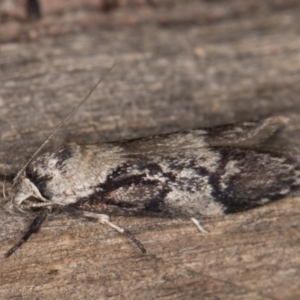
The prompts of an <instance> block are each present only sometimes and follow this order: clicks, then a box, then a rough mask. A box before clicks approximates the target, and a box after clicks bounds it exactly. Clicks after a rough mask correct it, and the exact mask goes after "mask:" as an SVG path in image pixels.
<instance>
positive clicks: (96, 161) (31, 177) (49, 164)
mask: <svg viewBox="0 0 300 300" xmlns="http://www.w3.org/2000/svg"><path fill="white" fill-rule="evenodd" d="M119 151H120V149H119V147H117V146H114V145H109V146H108V144H102V145H97V146H95V145H89V146H81V145H77V144H76V143H67V144H66V145H64V146H62V147H61V148H59V149H57V150H56V151H53V152H47V153H45V154H43V155H40V156H38V157H37V158H35V159H34V160H33V161H32V162H31V163H30V164H29V165H28V166H27V168H26V170H25V172H24V174H22V175H21V176H20V177H19V178H18V180H17V182H15V183H14V185H13V197H12V201H13V204H14V205H15V206H16V207H17V208H19V209H21V210H24V209H31V208H33V207H34V208H37V207H44V206H64V205H68V204H72V203H76V202H77V200H78V199H80V198H83V197H87V196H89V195H90V194H92V193H94V192H95V189H96V186H97V185H99V184H101V182H104V181H105V180H106V177H107V176H108V174H109V172H110V170H111V169H113V167H114V166H118V165H120V164H121V163H122V162H121V159H120V157H119V155H118V152H119Z"/></svg>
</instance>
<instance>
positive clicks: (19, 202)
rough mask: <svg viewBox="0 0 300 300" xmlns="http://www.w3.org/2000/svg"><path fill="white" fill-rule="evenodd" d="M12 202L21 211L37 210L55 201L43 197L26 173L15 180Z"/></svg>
mask: <svg viewBox="0 0 300 300" xmlns="http://www.w3.org/2000/svg"><path fill="white" fill-rule="evenodd" d="M11 199H12V204H13V205H14V206H15V207H16V208H17V209H18V210H21V211H24V210H27V211H28V210H29V211H37V210H39V209H41V208H43V207H46V206H51V205H53V203H51V201H49V200H48V199H46V198H45V197H43V196H42V195H41V193H40V191H39V189H38V188H37V187H36V185H35V184H34V183H33V182H32V181H30V179H28V178H27V177H26V176H25V175H21V176H19V177H17V178H15V180H14V181H13V186H12V197H11Z"/></svg>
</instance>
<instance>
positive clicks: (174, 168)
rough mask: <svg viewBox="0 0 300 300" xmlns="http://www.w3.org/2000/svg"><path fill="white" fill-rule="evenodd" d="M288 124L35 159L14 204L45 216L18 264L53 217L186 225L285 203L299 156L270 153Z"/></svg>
mask: <svg viewBox="0 0 300 300" xmlns="http://www.w3.org/2000/svg"><path fill="white" fill-rule="evenodd" d="M286 123H287V118H285V117H280V116H279V117H271V118H268V119H265V120H262V121H259V122H244V123H238V124H231V125H224V126H217V127H211V128H203V129H197V130H191V131H186V132H178V133H172V134H164V135H158V136H152V137H148V138H143V139H136V140H128V141H123V142H115V143H103V144H96V145H78V144H75V143H68V144H66V145H64V146H63V147H61V148H59V149H57V150H55V151H53V152H48V153H45V154H42V155H40V156H38V157H36V158H35V159H33V160H32V161H31V162H30V163H29V164H28V165H27V167H26V168H25V170H24V171H22V172H21V174H19V175H18V176H17V177H16V178H15V180H14V182H13V188H12V196H11V201H12V203H13V205H14V206H15V207H16V208H17V209H19V210H21V211H29V212H32V213H34V214H37V215H36V217H35V219H34V221H33V223H32V224H31V225H30V226H29V229H28V231H27V233H26V234H25V235H24V236H23V238H22V239H21V240H20V241H19V243H17V244H16V245H15V246H14V247H13V248H11V249H10V250H9V251H8V252H7V253H6V256H10V255H11V254H12V253H13V252H14V251H15V250H16V249H18V248H19V247H20V246H21V245H22V243H24V242H25V241H26V240H27V239H28V238H29V236H30V235H31V234H32V233H35V232H37V231H38V229H39V228H40V226H41V224H42V223H43V221H44V220H45V219H46V217H47V215H48V214H49V213H50V212H53V211H61V212H67V213H68V214H70V212H71V213H74V214H75V215H76V216H78V215H82V216H83V217H88V218H94V219H97V220H98V221H99V222H100V223H103V224H108V225H110V226H111V227H113V228H114V229H116V230H118V231H119V232H121V233H123V234H125V235H127V236H128V237H129V238H130V239H131V240H132V241H133V242H135V243H136V244H137V245H138V247H139V248H140V249H141V250H142V251H143V252H145V248H144V246H143V245H142V244H141V243H140V242H139V241H138V240H137V239H136V238H135V237H134V236H133V235H132V234H131V233H130V232H128V231H126V230H124V229H123V228H120V227H118V226H117V225H115V224H114V223H111V222H110V221H109V216H114V215H122V216H151V217H170V218H176V217H185V218H192V219H193V220H196V219H199V218H201V217H202V216H216V215H224V214H229V213H237V212H241V211H244V210H247V209H251V208H254V207H258V206H261V205H265V204H266V203H269V202H272V201H276V200H278V199H281V198H284V197H285V196H287V195H288V194H290V193H291V192H293V191H294V190H295V189H297V188H299V185H300V168H299V160H298V158H297V155H295V154H290V152H288V151H286V152H284V151H275V150H270V149H268V150H266V149H264V148H263V147H262V143H264V142H265V141H266V140H267V139H268V138H269V137H270V136H272V135H273V134H274V133H276V132H277V131H279V130H280V129H282V128H283V127H284V126H285V124H286Z"/></svg>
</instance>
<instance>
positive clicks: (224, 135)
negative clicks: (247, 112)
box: [206, 116, 289, 147]
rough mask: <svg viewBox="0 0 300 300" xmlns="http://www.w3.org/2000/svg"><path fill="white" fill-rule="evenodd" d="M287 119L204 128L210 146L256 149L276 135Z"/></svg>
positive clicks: (274, 118)
mask: <svg viewBox="0 0 300 300" xmlns="http://www.w3.org/2000/svg"><path fill="white" fill-rule="evenodd" d="M288 122H289V119H288V118H286V117H283V116H275V117H270V118H267V119H263V120H261V121H258V122H241V123H235V124H229V125H221V126H215V127H209V128H206V130H207V143H208V144H209V145H210V146H229V147H257V146H259V145H260V144H262V143H263V142H265V141H267V140H268V139H269V138H270V137H272V136H273V135H274V134H276V133H278V132H279V131H281V130H282V129H284V127H285V126H286V125H287V124H288Z"/></svg>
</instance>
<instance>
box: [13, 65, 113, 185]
mask: <svg viewBox="0 0 300 300" xmlns="http://www.w3.org/2000/svg"><path fill="white" fill-rule="evenodd" d="M115 63H116V60H115V61H114V62H113V64H112V65H111V67H110V68H109V69H108V70H107V71H106V73H105V74H104V75H103V76H102V77H101V78H100V79H99V80H98V81H97V83H96V84H95V85H94V86H93V87H92V88H91V90H90V91H89V92H88V93H87V94H86V96H85V97H84V98H83V99H82V100H81V101H80V102H79V104H78V105H77V106H76V107H75V108H74V109H73V110H72V111H71V112H70V113H69V114H68V115H67V116H66V118H65V119H64V120H63V121H62V122H61V123H60V124H59V125H58V126H57V127H56V128H55V129H54V130H53V131H52V132H51V133H50V134H49V136H48V137H47V139H46V140H45V141H44V143H43V144H42V145H41V146H40V147H39V148H38V149H37V150H36V151H35V152H34V154H33V155H32V156H31V158H30V159H29V160H28V161H27V162H26V164H25V165H24V166H23V167H22V169H21V170H20V171H19V172H18V174H17V175H16V177H15V178H14V181H13V184H15V183H16V182H17V180H18V178H19V177H20V176H21V174H22V173H23V172H24V170H25V169H26V168H27V166H28V165H29V164H30V163H31V162H32V161H33V159H34V158H35V157H36V156H37V154H38V153H39V152H40V151H41V150H42V149H43V148H44V146H45V145H46V144H47V143H48V142H49V140H50V139H51V138H52V137H53V136H54V135H55V133H56V132H57V131H58V130H59V129H60V128H61V127H62V126H63V125H64V124H65V123H66V122H67V121H68V120H69V119H70V118H71V117H72V116H73V115H74V114H75V112H76V111H77V110H78V109H79V108H80V107H81V106H82V105H83V104H84V103H85V102H86V101H87V100H88V99H89V97H90V96H91V94H92V93H93V92H94V91H95V89H96V88H97V87H98V85H99V84H100V83H101V82H102V81H103V80H104V79H105V77H106V76H107V75H108V74H109V73H110V71H111V70H112V69H113V67H114V66H115Z"/></svg>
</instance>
